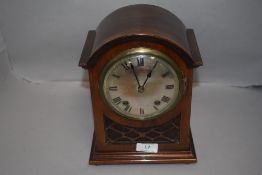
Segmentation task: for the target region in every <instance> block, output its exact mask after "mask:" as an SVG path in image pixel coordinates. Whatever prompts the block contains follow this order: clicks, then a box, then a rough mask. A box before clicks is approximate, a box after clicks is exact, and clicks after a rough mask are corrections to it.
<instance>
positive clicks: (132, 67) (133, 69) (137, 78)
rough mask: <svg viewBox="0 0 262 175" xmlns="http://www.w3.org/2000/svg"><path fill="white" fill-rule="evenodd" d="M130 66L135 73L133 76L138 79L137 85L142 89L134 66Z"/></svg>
mask: <svg viewBox="0 0 262 175" xmlns="http://www.w3.org/2000/svg"><path fill="white" fill-rule="evenodd" d="M130 66H131V69H132V72H133V74H134V76H135V78H136V82H137V85H138V88H139V87H141V86H140V83H139V80H138V77H137V75H136V71H135V68H134V66H133V64H132V63H131V64H130Z"/></svg>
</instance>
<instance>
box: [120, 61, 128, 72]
mask: <svg viewBox="0 0 262 175" xmlns="http://www.w3.org/2000/svg"><path fill="white" fill-rule="evenodd" d="M121 65H122V66H123V68H124V69H125V70H128V69H130V67H129V66H128V64H127V62H126V61H125V62H123V63H122V64H121Z"/></svg>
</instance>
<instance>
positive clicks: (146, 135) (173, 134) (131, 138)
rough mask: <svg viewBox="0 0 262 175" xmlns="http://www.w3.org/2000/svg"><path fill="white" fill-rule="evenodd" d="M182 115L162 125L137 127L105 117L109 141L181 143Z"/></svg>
mask: <svg viewBox="0 0 262 175" xmlns="http://www.w3.org/2000/svg"><path fill="white" fill-rule="evenodd" d="M180 120H181V116H180V115H179V116H177V117H175V118H174V119H172V120H171V121H168V122H166V123H164V124H162V125H159V126H154V127H147V128H135V127H129V126H123V125H120V124H118V123H116V122H114V121H112V120H111V119H109V118H107V117H105V130H106V133H105V134H106V142H107V143H137V142H139V143H141V142H142V143H152V142H157V143H179V133H180V132H179V131H180Z"/></svg>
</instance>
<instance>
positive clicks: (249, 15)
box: [0, 0, 262, 85]
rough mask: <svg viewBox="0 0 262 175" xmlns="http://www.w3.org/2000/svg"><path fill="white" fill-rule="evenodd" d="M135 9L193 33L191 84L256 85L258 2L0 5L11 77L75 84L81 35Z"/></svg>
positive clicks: (86, 0)
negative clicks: (146, 9)
mask: <svg viewBox="0 0 262 175" xmlns="http://www.w3.org/2000/svg"><path fill="white" fill-rule="evenodd" d="M136 3H148V4H154V5H159V6H161V7H164V8H166V9H168V10H169V11H171V12H173V13H174V14H176V15H177V16H178V17H179V18H180V19H181V20H182V21H183V22H184V23H185V25H186V26H187V27H188V28H193V29H194V30H195V33H196V37H197V40H198V44H199V48H200V50H201V53H202V57H203V61H204V66H203V67H201V68H199V69H198V70H197V73H196V74H197V78H196V81H200V82H212V83H227V84H234V85H251V84H262V78H261V74H262V59H261V57H262V48H261V43H262V42H261V41H262V33H261V28H262V20H261V17H262V11H261V9H260V8H261V7H262V1H260V0H251V1H247V0H230V1H228V0H216V1H215V0H129V1H127V0H125V1H123V0H99V1H98V0H74V1H72V0H55V1H54V0H44V1H43V0H1V1H0V31H1V32H2V35H3V38H4V41H5V43H6V45H7V48H8V53H9V57H10V60H11V62H12V63H11V64H12V67H13V68H14V71H15V72H16V74H17V76H20V77H23V78H24V79H28V80H31V81H37V82H39V81H40V82H41V81H56V80H57V81H79V80H81V79H82V75H83V70H81V69H80V68H79V67H78V66H77V65H78V60H79V57H80V54H81V50H82V47H83V44H84V41H85V37H86V34H87V31H88V30H91V29H95V28H96V27H97V25H98V23H99V22H100V21H101V20H102V19H103V18H104V17H105V16H106V15H108V14H109V13H110V12H112V11H113V10H115V9H117V8H119V7H122V6H125V5H129V4H136Z"/></svg>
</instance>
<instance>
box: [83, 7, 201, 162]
mask: <svg viewBox="0 0 262 175" xmlns="http://www.w3.org/2000/svg"><path fill="white" fill-rule="evenodd" d="M137 47H146V48H150V49H154V50H158V51H159V52H161V53H163V54H165V55H167V56H168V57H170V58H171V59H172V61H173V62H174V63H175V64H176V65H177V66H178V67H179V69H180V71H181V72H182V74H183V78H184V80H185V82H186V85H185V86H186V88H185V91H184V92H183V95H182V98H181V99H180V101H179V102H178V103H177V105H176V106H175V107H174V108H173V109H172V110H170V111H169V112H167V113H165V114H164V116H161V117H158V118H155V119H151V120H144V121H143V120H142V121H139V120H131V119H127V118H123V117H121V116H119V115H118V114H117V113H115V112H114V111H113V110H112V109H111V108H110V107H109V106H108V105H107V104H106V102H105V101H104V98H103V95H102V94H101V93H100V81H101V72H102V71H103V70H104V68H105V66H106V64H107V63H108V62H110V61H111V59H112V58H114V57H115V56H116V55H118V54H119V53H121V52H123V51H125V50H127V49H130V48H137ZM79 65H80V66H81V67H83V68H85V69H88V71H89V80H90V90H91V97H92V106H93V116H94V126H95V133H94V137H93V145H92V150H91V155H90V164H122V163H125V164H126V163H190V162H196V154H195V151H194V144H193V139H192V137H191V132H190V112H191V98H192V77H193V71H192V68H193V67H198V66H200V65H202V59H201V56H200V53H199V50H198V46H197V42H196V39H195V36H194V32H193V30H192V29H189V30H186V28H185V26H184V25H183V23H182V22H181V21H180V20H179V19H178V18H177V17H176V16H175V15H173V14H172V13H170V12H168V11H166V10H164V9H162V8H159V7H156V6H152V5H133V6H127V7H124V8H121V9H118V10H116V11H115V12H113V13H111V14H110V15H109V16H107V17H106V18H105V19H104V20H103V21H102V22H101V23H100V25H99V26H98V28H97V29H96V31H90V32H89V33H88V36H87V40H86V43H85V46H84V49H83V52H82V55H81V58H80V61H79ZM178 116H179V117H180V119H179V122H180V123H179V132H177V134H179V137H178V138H179V141H176V142H172V141H170V142H163V143H160V142H159V151H158V153H139V152H136V151H135V146H136V143H135V141H132V142H130V143H128V142H127V143H109V142H108V140H107V139H106V138H107V137H108V134H109V133H107V132H109V131H108V130H107V129H106V128H107V126H106V124H105V123H106V120H107V118H108V119H109V120H110V121H113V122H115V123H117V124H118V125H121V126H123V127H126V128H129V129H130V128H138V129H139V128H144V129H145V128H152V127H160V126H161V125H165V124H166V123H169V122H170V121H172V120H174V119H175V118H176V117H178ZM137 134H144V133H139V132H138V133H137ZM142 142H143V141H142ZM154 143H155V142H154ZM156 143H157V142H156Z"/></svg>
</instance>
